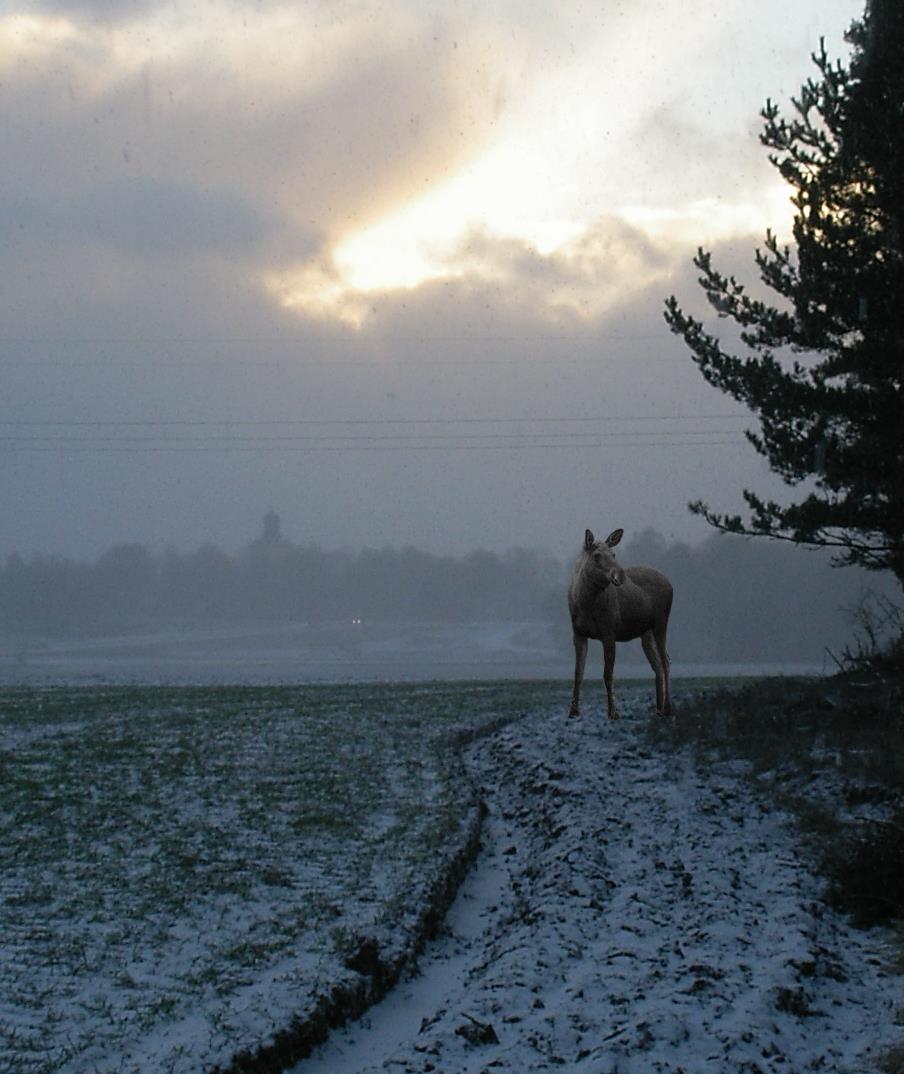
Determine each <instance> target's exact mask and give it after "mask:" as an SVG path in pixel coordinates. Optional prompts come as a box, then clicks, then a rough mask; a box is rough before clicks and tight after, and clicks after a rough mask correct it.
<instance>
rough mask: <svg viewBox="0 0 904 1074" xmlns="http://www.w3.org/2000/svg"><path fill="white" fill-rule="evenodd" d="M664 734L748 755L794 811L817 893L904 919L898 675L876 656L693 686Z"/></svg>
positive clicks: (859, 911)
mask: <svg viewBox="0 0 904 1074" xmlns="http://www.w3.org/2000/svg"><path fill="white" fill-rule="evenodd" d="M652 733H653V734H654V736H655V737H657V738H658V739H659V740H660V742H661V744H663V745H673V746H680V745H684V744H688V743H693V744H694V745H695V746H696V747H697V749H698V750H699V751H700V753H701V756H705V755H706V754H707V753H709V752H711V751H716V752H717V753H719V754H721V755H730V756H732V757H739V758H742V759H744V760H746V761H748V762H749V763H750V766H751V772H752V774H753V775H754V776H755V777H758V779H757V782H758V784H759V785H761V786H762V787H763V788H768V790H769V791H770V792H771V793H772V794H773V795H774V797H775V799H776V801H777V803H778V804H780V805H781V806H782V807H783V808H787V809H789V810H790V811H791V812H793V813H794V815H795V816H796V818H797V821H798V825H799V827H800V830H801V832H802V833H803V834H804V836H805V839H806V842H807V844H808V845H809V846H810V847H811V849H812V852H813V854H814V857H815V859H816V861H817V862H818V864H819V866H820V868H821V870H822V872H823V873H824V875H825V876H826V879H827V881H828V884H827V888H826V898H827V900H828V901H829V902H830V903H831V904H832V905H833V906H835V907H836V908H838V909H841V910H844V911H845V912H848V913H850V914H851V916H852V918H853V920H854V921H855V922H856V923H857V924H858V925H862V926H869V925H873V924H879V923H887V922H891V921H894V920H896V919H900V918H904V679H902V677H901V676H899V675H896V674H890V673H889V672H888V671H887V670H885V669H881V670H879V669H878V668H877V667H876V666H871V667H869V668H867V667H865V666H861V667H859V668H858V669H857V670H854V671H849V672H846V673H843V674H840V675H837V676H834V677H833V678H827V679H792V678H776V679H762V680H758V681H754V682H750V683H747V684H746V685H743V686H742V687H741V688H739V689H721V690H713V691H708V692H705V693H703V694H701V695H700V696H699V697H698V699H697V700H696V701H695V703H694V704H693V705H692V706H691V707H690V708H689V710H688V711H685V712H682V713H681V714H680V715H679V717H678V719H676V720H675V721H674V722H673V723H672V724H671V725H655V726H654V728H653V731H652Z"/></svg>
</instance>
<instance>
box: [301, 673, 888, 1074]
mask: <svg viewBox="0 0 904 1074" xmlns="http://www.w3.org/2000/svg"><path fill="white" fill-rule="evenodd" d="M648 693H649V691H647V690H644V691H643V692H637V691H631V692H627V691H625V692H623V693H622V697H621V701H622V716H623V718H622V720H621V721H620V722H618V723H615V724H609V723H608V722H606V721H604V720H602V719H601V718H600V717H599V715H597V714H596V713H598V707H597V709H596V712H595V713H594V715H592V716H589V715H588V716H585V717H584V719H583V720H580V721H567V720H566V719H565V718H564V717H563V716H562V714H561V713H558V712H556V713H549V714H548V715H546V716H530V717H529V718H527V719H525V720H522V721H520V722H517V723H515V724H512V725H510V726H509V727H508V728H506V729H504V730H503V731H501V732H498V733H497V734H495V735H494V736H492V737H490V738H487V739H484V740H482V741H481V742H479V743H477V744H476V745H474V746H472V747H471V748H470V752H469V755H468V758H467V761H468V766H469V769H470V771H471V773H472V775H473V777H474V779H475V780H476V781H477V782H478V784H479V785H480V787H481V793H482V795H483V797H484V798H485V800H486V803H487V805H488V807H489V811H490V812H489V816H488V819H487V822H486V830H485V836H484V849H483V851H482V853H481V855H480V857H479V858H478V861H477V864H476V866H475V867H474V869H473V870H472V872H471V874H470V875H469V877H468V879H467V880H466V881H465V884H464V885H463V887H462V889H461V891H460V894H459V897H458V899H457V901H456V902H455V904H454V906H453V908H452V911H451V913H450V915H449V918H448V922H447V924H448V931H447V932H446V934H445V935H444V936H442V937H441V938H440V939H439V940H437V941H436V942H435V943H434V944H433V945H432V947H431V948H430V949H429V951H428V952H427V953H426V954H425V956H423V958H422V959H421V964H420V971H421V972H420V975H419V976H417V977H415V978H414V979H412V980H409V981H407V982H406V983H404V984H403V985H401V986H399V987H398V988H397V989H396V990H395V992H393V993H391V994H390V996H389V997H388V998H387V999H386V1000H385V1001H384V1002H383V1004H381V1005H380V1006H379V1007H376V1008H374V1009H373V1010H372V1011H371V1012H370V1015H369V1016H368V1017H366V1018H365V1019H364V1020H363V1022H361V1023H358V1024H356V1025H354V1026H352V1027H348V1028H346V1029H345V1030H342V1031H338V1032H337V1033H336V1034H335V1035H334V1037H333V1038H332V1039H331V1041H330V1042H329V1043H328V1044H327V1045H326V1046H325V1047H324V1049H323V1050H322V1052H321V1054H320V1055H319V1056H314V1057H311V1058H310V1059H308V1060H305V1061H304V1062H302V1063H301V1064H299V1065H298V1067H297V1068H296V1074H351V1072H355V1074H362V1072H364V1071H376V1070H381V1071H383V1070H389V1071H418V1072H420V1071H425V1072H426V1071H438V1072H443V1074H452V1072H455V1074H469V1072H475V1074H476V1072H478V1071H480V1072H484V1071H486V1072H491V1071H492V1072H495V1071H500V1072H501V1071H511V1072H513V1074H526V1072H528V1071H540V1070H543V1071H548V1070H552V1069H556V1068H561V1069H565V1070H573V1071H577V1072H582V1071H587V1072H593V1074H615V1072H618V1074H635V1072H636V1074H654V1072H671V1074H704V1072H707V1071H712V1072H714V1074H733V1072H738V1074H741V1072H743V1074H766V1072H779V1071H781V1072H802V1071H810V1070H821V1071H832V1072H836V1074H855V1072H857V1074H860V1072H865V1071H869V1070H872V1069H875V1067H874V1063H875V1060H876V1058H877V1056H878V1055H880V1054H881V1053H882V1052H883V1051H885V1050H886V1049H888V1048H889V1047H890V1046H892V1045H895V1044H897V1045H898V1046H900V1045H901V1044H902V1040H904V1029H902V1028H901V1024H900V1023H901V1022H902V1021H904V989H902V979H901V977H900V976H899V975H896V974H895V973H894V971H893V969H892V968H891V964H890V953H889V950H888V949H887V948H886V947H884V946H883V934H882V933H881V932H877V931H873V932H871V933H864V932H858V931H856V930H854V929H853V928H851V927H850V926H849V925H848V924H847V923H846V921H845V920H844V919H842V918H840V917H838V916H837V915H835V914H834V913H832V912H830V911H829V910H827V909H826V908H825V907H824V906H823V905H822V904H821V903H819V901H818V898H817V896H818V892H819V889H820V881H819V880H818V879H817V878H815V877H814V876H813V875H812V873H811V872H810V870H809V868H808V866H807V864H806V862H805V860H804V858H803V856H802V854H801V852H800V848H799V846H798V843H797V839H796V836H795V834H794V830H793V827H792V825H791V823H790V819H789V818H788V817H787V816H786V815H784V814H782V813H780V812H778V811H776V810H774V809H773V808H771V807H770V806H769V803H768V801H767V799H765V798H760V797H758V796H757V794H756V792H755V791H754V790H753V788H752V785H751V784H750V783H749V782H748V781H747V780H746V779H745V778H744V777H745V774H746V773H745V768H744V764H743V763H742V762H732V763H728V762H721V763H715V762H714V763H713V764H712V765H711V766H710V767H708V768H707V769H706V770H705V771H701V770H698V769H697V768H696V767H695V764H694V761H693V758H692V755H691V754H690V753H689V752H683V753H679V754H673V753H664V752H662V751H661V750H660V749H658V748H656V747H651V746H650V745H649V744H648V743H647V742H646V741H645V736H644V726H645V722H646V719H647V713H648V712H649V706H650V698H649V696H648ZM563 711H564V710H563ZM896 1022H897V1023H898V1024H896Z"/></svg>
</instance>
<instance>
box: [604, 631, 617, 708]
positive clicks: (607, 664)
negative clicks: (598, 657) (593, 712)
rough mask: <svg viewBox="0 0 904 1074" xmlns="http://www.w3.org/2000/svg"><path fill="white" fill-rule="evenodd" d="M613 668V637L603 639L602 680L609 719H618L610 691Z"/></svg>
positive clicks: (613, 697) (613, 695)
mask: <svg viewBox="0 0 904 1074" xmlns="http://www.w3.org/2000/svg"><path fill="white" fill-rule="evenodd" d="M614 670H615V638H604V639H603V682H604V683H605V686H606V706H607V708H608V710H609V719H610V720H617V719H618V709H617V708H616V707H615V694H614V693H613V692H612V677H613V674H612V673H613V672H614Z"/></svg>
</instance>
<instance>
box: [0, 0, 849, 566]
mask: <svg viewBox="0 0 904 1074" xmlns="http://www.w3.org/2000/svg"><path fill="white" fill-rule="evenodd" d="M861 11H862V3H860V2H855V0H796V2H795V3H793V4H789V3H787V0H760V2H759V3H756V4H752V3H750V2H749V0H723V2H722V3H720V4H715V3H712V2H710V0H708V2H703V0H682V2H681V3H678V2H677V0H631V2H628V0H622V2H616V0H596V2H594V3H584V2H579V0H557V3H555V4H540V3H535V2H534V0H461V2H453V0H445V2H443V3H434V2H433V0H427V2H425V0H386V2H383V3H376V2H371V0H360V2H359V0H336V2H328V0H322V2H317V0H310V2H295V3H285V4H281V3H277V2H269V0H258V2H257V3H234V4H233V3H226V2H216V0H208V2H205V0H198V2H192V3H188V2H185V3H183V2H181V0H168V2H166V3H156V2H154V0H143V2H139V0H136V2H132V3H120V2H115V0H94V2H91V0H85V2H78V0H71V2H70V0H47V2H43V3H40V2H31V3H25V2H20V3H16V2H15V0H11V2H7V3H6V4H5V5H4V6H3V7H2V9H0V115H2V122H0V161H2V162H3V163H2V167H0V374H2V384H3V389H2V392H0V422H2V427H0V488H2V490H3V502H4V505H5V507H4V510H3V512H2V516H0V556H5V555H7V554H9V553H10V552H12V551H14V550H18V551H19V552H21V553H23V554H25V555H28V554H31V553H34V552H41V553H47V554H58V555H67V556H74V557H77V558H87V557H93V556H95V555H97V554H99V552H101V551H102V550H103V549H104V548H106V547H108V546H109V545H111V544H113V543H116V542H121V541H140V542H143V543H145V544H147V545H148V546H149V547H150V548H151V549H152V550H154V551H158V550H160V549H162V548H163V547H164V546H166V545H173V546H175V547H177V548H188V547H192V546H195V545H197V544H199V543H201V542H202V541H204V540H212V541H214V542H216V543H217V544H220V545H221V546H223V547H225V548H228V549H234V548H236V547H238V546H239V545H241V544H242V543H244V542H245V541H247V540H248V539H249V538H250V537H252V536H254V534H255V533H256V532H257V531H258V530H259V528H260V521H261V518H262V516H263V514H264V512H265V511H266V510H267V509H268V508H269V507H271V506H272V507H274V508H275V509H276V510H277V511H279V513H280V514H281V516H282V519H283V528H284V530H285V532H286V534H287V536H289V537H290V538H291V539H293V540H295V541H298V542H317V543H321V544H323V545H325V546H330V547H334V546H348V547H352V548H357V547H361V546H365V545H383V544H387V543H388V544H392V545H396V546H400V545H405V544H414V545H417V546H420V547H422V548H426V549H429V550H431V551H436V552H452V553H461V552H464V551H466V550H468V549H471V548H473V547H476V546H483V547H486V548H494V549H502V548H506V547H510V546H513V545H528V546H536V547H543V548H547V549H549V550H551V551H553V552H555V553H557V554H563V555H564V554H570V553H571V552H572V551H573V550H574V549H576V547H577V546H578V545H579V543H580V540H581V537H582V534H583V531H584V528H585V527H586V526H588V525H589V526H591V527H593V528H598V529H601V530H605V531H608V529H610V528H614V527H615V526H623V527H625V528H626V529H628V530H629V531H630V530H636V529H640V528H643V527H645V526H654V527H656V528H657V529H659V530H660V531H662V532H663V533H665V534H666V535H669V536H673V537H680V538H682V539H689V540H695V539H699V538H701V537H703V536H705V534H706V529H705V526H704V524H703V523H701V522H700V521H699V520H697V519H695V518H693V517H692V516H690V515H689V514H688V512H687V508H686V504H687V501H688V500H690V499H695V498H698V497H702V498H704V499H707V500H708V501H709V502H710V503H711V504H712V505H713V506H716V507H720V508H728V509H737V508H739V507H740V495H739V489H740V487H741V485H744V484H746V485H752V486H753V487H756V488H758V489H759V490H761V491H767V492H769V491H775V489H776V483H775V480H774V479H772V478H770V477H769V475H768V474H766V473H765V472H764V470H763V466H762V463H761V462H760V461H759V460H758V459H757V458H756V456H755V455H754V453H753V451H752V449H751V448H750V447H749V446H748V445H747V444H746V442H745V441H744V440H743V437H742V435H741V433H742V430H743V429H744V428H745V426H746V425H747V424H749V423H748V422H747V421H746V420H745V415H744V413H743V412H741V411H739V410H738V409H737V408H736V407H735V406H734V405H733V404H732V403H731V402H730V401H729V400H727V399H726V398H724V397H723V396H721V395H720V394H719V393H718V392H716V391H715V390H714V389H711V388H708V387H707V386H706V385H705V384H704V382H703V381H702V378H701V377H700V376H699V374H698V373H697V371H696V369H695V367H694V366H693V364H692V362H691V361H690V358H689V357H688V355H687V352H686V350H685V349H684V348H683V346H682V345H681V343H680V342H679V341H678V340H676V339H674V338H673V337H672V336H670V334H669V333H668V330H667V328H666V326H665V324H664V322H663V319H662V303H663V299H664V297H665V296H667V295H668V294H670V293H672V292H675V293H677V294H678V295H679V296H682V297H683V299H684V300H685V302H686V303H687V304H688V305H689V306H690V307H691V308H693V309H695V310H699V311H700V312H702V307H700V306H699V297H698V295H697V294H696V293H695V292H696V291H697V290H698V289H697V288H696V286H695V283H694V279H695V270H694V269H693V266H692V265H691V263H690V259H691V257H692V256H693V252H694V250H695V249H696V247H697V245H698V244H700V243H703V244H706V245H709V246H712V247H715V248H717V249H718V250H719V252H720V258H721V261H720V263H721V264H722V265H725V266H730V267H735V266H736V267H737V270H738V271H739V272H741V273H743V274H744V275H745V277H749V278H751V279H752V278H753V275H754V274H753V272H752V270H751V269H750V268H749V266H751V265H752V254H753V250H754V247H755V246H756V245H757V244H758V243H759V242H760V241H761V238H762V234H763V232H764V230H765V228H766V227H767V226H770V225H771V226H772V227H773V228H775V229H776V230H779V231H787V228H788V225H789V222H790V207H789V205H788V192H787V190H786V189H785V188H784V187H783V185H782V184H781V182H780V181H779V180H778V177H777V176H776V174H775V172H774V170H773V169H772V168H771V166H770V165H769V163H768V161H767V159H766V155H765V151H764V150H763V149H762V147H761V146H760V145H759V143H758V140H757V136H758V133H759V130H760V126H761V121H760V119H759V110H760V108H761V106H762V105H763V103H764V101H765V99H766V98H767V97H772V98H773V99H775V100H777V101H778V102H780V103H782V104H786V103H787V102H788V100H789V98H790V96H791V95H792V94H794V93H796V92H797V90H798V88H799V86H800V84H801V82H802V81H803V80H804V79H805V78H807V77H809V75H810V74H811V73H812V71H813V68H812V64H811V62H810V58H809V57H810V53H811V52H812V51H813V49H814V48H816V47H817V45H818V42H819V38H820V36H824V37H825V38H826V41H827V44H828V47H829V50H830V52H832V53H834V54H835V55H837V56H844V55H846V51H847V50H846V46H845V44H844V41H843V31H844V30H845V29H846V28H847V26H848V25H849V24H850V22H851V20H852V19H853V18H855V17H857V16H858V15H859V14H860V13H861Z"/></svg>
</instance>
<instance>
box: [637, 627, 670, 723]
mask: <svg viewBox="0 0 904 1074" xmlns="http://www.w3.org/2000/svg"><path fill="white" fill-rule="evenodd" d="M640 644H641V645H642V646H643V651H644V654H645V655H646V658H647V660H648V661H649V663H650V667H651V668H652V669H653V674H654V675H655V676H656V715H657V716H670V715H671V712H672V699H671V695H670V689H669V667H670V663H671V662H670V660H669V654H668V650H667V649H666V647H665V628H664V627H662V628H659V627H652V628H651V629H650V630H648V631H647V632H646V633H645V634H642V635H641V638H640Z"/></svg>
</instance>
